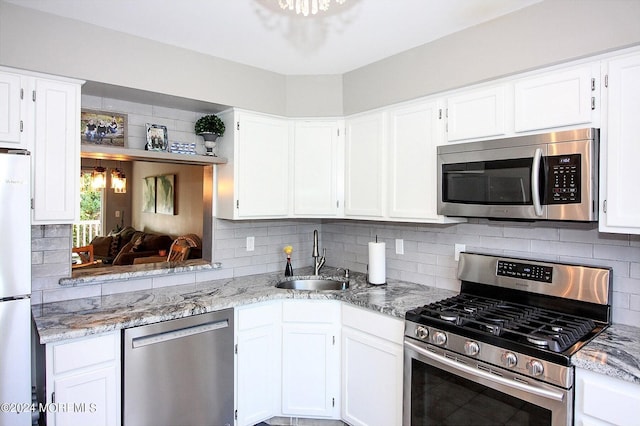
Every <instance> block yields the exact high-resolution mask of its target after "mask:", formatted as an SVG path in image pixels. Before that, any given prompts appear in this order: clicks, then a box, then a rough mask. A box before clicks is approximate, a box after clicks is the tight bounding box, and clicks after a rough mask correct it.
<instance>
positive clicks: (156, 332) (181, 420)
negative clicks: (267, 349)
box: [123, 309, 234, 426]
mask: <svg viewBox="0 0 640 426" xmlns="http://www.w3.org/2000/svg"><path fill="white" fill-rule="evenodd" d="M233 329H234V327H233V309H226V310H223V311H218V312H211V313H208V314H201V315H195V316H192V317H188V318H182V319H178V320H171V321H165V322H161V323H158V324H151V325H145V326H140V327H135V328H129V329H126V330H125V331H124V337H123V338H124V342H123V348H124V368H123V370H124V377H123V403H124V406H123V424H124V426H138V425H144V426H150V425H154V426H160V425H167V426H175V425H184V426H189V425H198V426H200V425H203V426H204V425H215V426H222V425H233V410H234V409H233Z"/></svg>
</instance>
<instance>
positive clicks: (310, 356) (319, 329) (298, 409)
mask: <svg viewBox="0 0 640 426" xmlns="http://www.w3.org/2000/svg"><path fill="white" fill-rule="evenodd" d="M338 339H339V335H338V333H337V330H336V327H335V326H333V325H328V324H284V325H283V327H282V348H283V349H282V414H283V415H285V416H302V417H328V418H337V417H338V416H339V413H340V409H339V401H340V396H339V395H340V394H339V392H340V386H339V375H340V370H339V365H340V350H339V348H338V342H339V340H338Z"/></svg>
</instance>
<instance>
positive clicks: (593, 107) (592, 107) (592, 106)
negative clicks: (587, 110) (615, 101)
mask: <svg viewBox="0 0 640 426" xmlns="http://www.w3.org/2000/svg"><path fill="white" fill-rule="evenodd" d="M591 109H592V110H594V109H596V98H595V96H592V97H591Z"/></svg>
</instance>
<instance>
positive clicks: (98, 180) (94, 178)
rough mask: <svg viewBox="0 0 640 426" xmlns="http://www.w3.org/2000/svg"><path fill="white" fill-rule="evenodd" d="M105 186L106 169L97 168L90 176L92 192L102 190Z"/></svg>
mask: <svg viewBox="0 0 640 426" xmlns="http://www.w3.org/2000/svg"><path fill="white" fill-rule="evenodd" d="M106 186H107V169H105V168H104V167H102V166H97V167H96V168H94V169H93V173H92V174H91V187H92V188H93V189H94V190H98V189H104V188H106Z"/></svg>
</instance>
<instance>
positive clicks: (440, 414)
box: [403, 337, 573, 426]
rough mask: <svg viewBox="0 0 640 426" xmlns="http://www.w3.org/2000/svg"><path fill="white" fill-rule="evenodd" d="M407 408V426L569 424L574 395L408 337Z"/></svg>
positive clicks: (405, 373)
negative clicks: (445, 425) (444, 425)
mask: <svg viewBox="0 0 640 426" xmlns="http://www.w3.org/2000/svg"><path fill="white" fill-rule="evenodd" d="M434 351H435V352H434ZM403 410H404V411H403V425H405V426H409V425H414V426H417V425H442V424H459V425H470V424H473V425H475V424H478V425H502V424H517V425H523V426H524V425H539V426H551V425H553V426H557V425H566V426H568V425H571V424H572V422H573V395H572V391H571V390H565V389H561V388H558V387H555V386H552V385H548V384H546V383H542V382H538V381H536V380H533V379H529V378H527V377H524V376H520V375H517V374H513V373H511V372H510V371H508V370H505V369H502V368H498V367H495V366H492V365H490V364H485V363H482V362H478V361H477V360H474V359H471V358H468V357H465V356H461V355H458V354H455V353H452V352H449V351H446V350H443V349H441V348H431V346H428V345H426V344H424V343H422V342H419V341H415V340H413V339H410V338H406V337H405V343H404V402H403Z"/></svg>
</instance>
